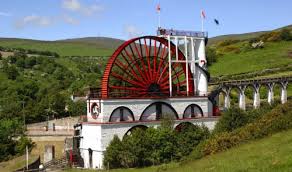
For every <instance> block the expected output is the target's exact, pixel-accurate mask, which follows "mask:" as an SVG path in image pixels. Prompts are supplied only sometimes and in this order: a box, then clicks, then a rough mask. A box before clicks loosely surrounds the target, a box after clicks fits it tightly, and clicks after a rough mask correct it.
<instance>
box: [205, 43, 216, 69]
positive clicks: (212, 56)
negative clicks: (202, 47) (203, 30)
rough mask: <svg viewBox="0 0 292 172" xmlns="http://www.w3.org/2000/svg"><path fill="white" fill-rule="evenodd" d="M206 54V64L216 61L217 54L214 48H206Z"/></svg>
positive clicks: (209, 64)
mask: <svg viewBox="0 0 292 172" xmlns="http://www.w3.org/2000/svg"><path fill="white" fill-rule="evenodd" d="M206 56H207V62H208V63H207V65H208V66H211V65H212V64H213V63H215V62H216V61H217V58H218V54H217V52H216V50H215V49H214V48H209V47H208V48H207V50H206Z"/></svg>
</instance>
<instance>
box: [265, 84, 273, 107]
mask: <svg viewBox="0 0 292 172" xmlns="http://www.w3.org/2000/svg"><path fill="white" fill-rule="evenodd" d="M267 86H268V89H269V90H268V103H269V104H270V105H272V104H273V103H274V86H275V83H268V84H267Z"/></svg>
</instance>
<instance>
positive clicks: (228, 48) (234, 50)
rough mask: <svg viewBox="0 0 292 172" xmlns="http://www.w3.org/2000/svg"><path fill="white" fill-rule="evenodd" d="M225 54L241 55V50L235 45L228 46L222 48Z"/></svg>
mask: <svg viewBox="0 0 292 172" xmlns="http://www.w3.org/2000/svg"><path fill="white" fill-rule="evenodd" d="M222 52H223V53H229V52H231V53H236V54H237V53H240V48H239V47H237V46H235V45H228V46H225V47H223V48H222Z"/></svg>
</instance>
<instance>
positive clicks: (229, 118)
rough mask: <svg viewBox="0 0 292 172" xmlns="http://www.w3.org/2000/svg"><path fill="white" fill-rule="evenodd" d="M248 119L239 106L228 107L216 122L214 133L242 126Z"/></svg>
mask: <svg viewBox="0 0 292 172" xmlns="http://www.w3.org/2000/svg"><path fill="white" fill-rule="evenodd" d="M247 121H248V116H247V114H246V113H245V112H244V111H243V110H241V109H239V108H230V109H228V110H227V111H226V112H224V113H223V115H222V116H221V118H220V119H219V121H218V122H217V124H216V126H215V129H214V133H219V132H230V131H233V130H234V129H236V128H239V127H242V126H244V125H245V124H246V123H247Z"/></svg>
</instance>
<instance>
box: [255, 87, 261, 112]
mask: <svg viewBox="0 0 292 172" xmlns="http://www.w3.org/2000/svg"><path fill="white" fill-rule="evenodd" d="M253 88H254V93H253V107H254V108H255V109H257V108H259V107H260V104H261V98H260V85H259V84H258V83H255V84H254V85H253Z"/></svg>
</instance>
